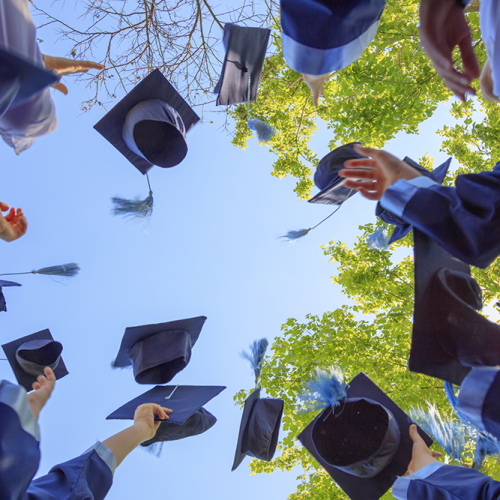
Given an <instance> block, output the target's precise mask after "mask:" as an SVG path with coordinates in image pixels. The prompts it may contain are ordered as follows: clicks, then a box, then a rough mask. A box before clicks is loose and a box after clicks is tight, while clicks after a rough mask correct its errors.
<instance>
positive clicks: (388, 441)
mask: <svg viewBox="0 0 500 500" xmlns="http://www.w3.org/2000/svg"><path fill="white" fill-rule="evenodd" d="M346 393H347V398H346V399H345V401H344V402H341V403H340V406H339V407H337V408H336V409H332V407H331V406H328V407H327V408H326V409H325V410H323V411H322V412H321V413H320V414H319V415H318V416H317V417H316V418H315V419H314V420H313V421H312V422H311V423H310V424H309V425H308V426H307V427H306V428H305V429H304V430H303V431H302V432H301V433H300V434H299V436H298V438H299V440H300V441H301V443H302V444H303V445H304V446H305V448H307V450H308V451H309V452H310V453H311V455H312V456H313V457H314V458H315V459H316V460H317V461H318V462H319V464H320V465H321V466H322V467H323V468H324V469H325V470H326V471H327V472H328V473H329V474H330V476H331V477H332V478H333V480H334V481H335V482H336V483H337V484H338V485H339V486H340V487H341V488H342V490H344V492H345V493H346V494H347V496H348V497H349V498H351V499H352V500H377V499H378V498H380V497H381V496H382V495H384V493H385V492H386V491H387V490H388V489H389V488H390V487H391V486H392V485H393V483H394V482H395V481H396V479H397V477H398V476H402V475H403V474H404V473H405V472H406V470H407V469H408V465H409V463H410V461H411V455H412V447H413V442H412V440H411V438H410V433H409V428H410V425H411V421H410V419H409V418H408V415H406V413H405V412H404V411H403V410H401V408H399V406H397V405H396V404H395V403H394V401H392V399H390V398H389V397H388V396H387V395H386V394H385V393H384V392H383V391H382V390H380V389H379V387H377V385H376V384H375V383H374V382H373V381H372V380H371V379H370V378H368V377H367V376H366V375H365V374H364V373H362V372H361V373H359V374H358V375H356V377H354V379H353V380H352V381H351V382H350V383H349V385H348V386H347V387H346ZM418 431H419V433H420V435H421V436H422V438H423V439H424V441H425V443H426V444H427V446H430V445H431V444H432V439H431V438H430V437H429V436H428V435H427V434H425V433H424V432H423V431H422V429H420V428H419V429H418Z"/></svg>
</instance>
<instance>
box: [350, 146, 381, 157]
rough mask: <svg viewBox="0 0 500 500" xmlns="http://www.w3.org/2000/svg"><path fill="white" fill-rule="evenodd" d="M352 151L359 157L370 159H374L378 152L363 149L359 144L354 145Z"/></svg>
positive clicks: (376, 150)
mask: <svg viewBox="0 0 500 500" xmlns="http://www.w3.org/2000/svg"><path fill="white" fill-rule="evenodd" d="M354 151H356V153H359V154H360V155H363V156H371V157H372V158H373V157H374V155H375V156H376V154H377V153H378V152H379V150H378V149H372V148H365V147H364V146H361V145H360V144H354Z"/></svg>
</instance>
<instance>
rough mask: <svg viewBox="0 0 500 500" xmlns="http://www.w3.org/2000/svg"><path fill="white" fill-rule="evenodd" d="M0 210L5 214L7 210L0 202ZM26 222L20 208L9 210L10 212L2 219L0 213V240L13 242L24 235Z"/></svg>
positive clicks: (6, 206) (26, 226)
mask: <svg viewBox="0 0 500 500" xmlns="http://www.w3.org/2000/svg"><path fill="white" fill-rule="evenodd" d="M0 210H1V211H2V212H6V211H7V210H9V205H7V203H2V202H1V201H0ZM27 229H28V221H27V220H26V217H25V216H24V214H23V211H22V209H21V208H18V209H17V210H16V209H15V208H11V209H10V212H9V213H8V214H7V215H6V216H5V217H4V216H3V215H2V213H1V212H0V239H2V240H4V241H14V240H17V239H18V238H20V237H21V236H23V235H24V234H26V231H27Z"/></svg>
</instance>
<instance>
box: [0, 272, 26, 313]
mask: <svg viewBox="0 0 500 500" xmlns="http://www.w3.org/2000/svg"><path fill="white" fill-rule="evenodd" d="M4 286H21V285H20V284H19V283H16V282H15V281H5V280H0V312H3V311H7V302H5V297H4V295H3V293H2V287H4Z"/></svg>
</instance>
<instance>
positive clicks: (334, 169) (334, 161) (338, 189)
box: [308, 142, 366, 205]
mask: <svg viewBox="0 0 500 500" xmlns="http://www.w3.org/2000/svg"><path fill="white" fill-rule="evenodd" d="M355 144H361V143H359V142H350V143H349V144H344V145H343V146H339V147H338V148H335V149H334V150H333V151H330V152H329V153H328V154H327V155H326V156H325V157H323V158H322V159H321V160H320V162H319V163H318V168H317V169H316V172H315V173H314V184H316V186H317V187H318V188H319V189H321V191H320V192H319V193H318V194H317V195H316V196H314V197H313V198H311V199H310V200H308V201H309V203H322V204H325V205H341V204H342V203H343V202H344V201H345V200H347V198H350V197H351V196H354V195H355V194H356V193H357V191H356V190H355V189H349V188H346V187H344V182H345V180H346V179H344V178H343V177H340V176H339V174H338V173H339V171H340V170H342V169H343V168H345V167H344V162H346V161H348V160H360V159H362V158H366V156H363V155H360V154H359V153H356V151H354V145H355ZM364 170H366V169H364Z"/></svg>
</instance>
